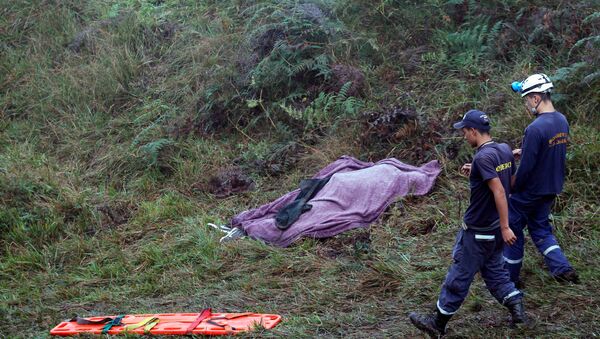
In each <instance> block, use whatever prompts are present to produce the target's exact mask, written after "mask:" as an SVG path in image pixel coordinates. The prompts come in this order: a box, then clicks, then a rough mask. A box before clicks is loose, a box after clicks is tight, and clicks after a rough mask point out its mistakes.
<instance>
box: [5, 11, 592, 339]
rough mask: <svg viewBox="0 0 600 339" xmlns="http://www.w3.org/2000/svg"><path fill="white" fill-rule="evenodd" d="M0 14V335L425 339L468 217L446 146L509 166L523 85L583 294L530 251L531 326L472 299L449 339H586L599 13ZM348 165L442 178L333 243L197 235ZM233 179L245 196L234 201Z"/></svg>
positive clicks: (454, 153)
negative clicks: (554, 164)
mask: <svg viewBox="0 0 600 339" xmlns="http://www.w3.org/2000/svg"><path fill="white" fill-rule="evenodd" d="M0 13H1V15H0V127H1V132H0V336H4V337H11V338H13V337H46V336H48V331H49V329H50V328H52V327H53V326H55V325H56V324H57V323H58V322H60V321H62V320H64V319H66V318H68V317H70V316H72V315H74V314H79V315H96V314H117V313H140V312H141V313H148V312H179V311H186V312H192V311H198V310H200V309H202V308H205V307H212V308H213V309H215V310H219V311H227V312H236V311H256V312H263V313H278V314H281V315H283V316H284V321H283V322H282V323H281V324H280V325H279V326H277V327H276V329H275V330H273V331H264V332H259V333H255V334H253V336H258V337H283V336H287V337H315V336H324V337H356V338H359V337H360V338H362V337H366V336H369V337H371V336H374V337H414V336H418V335H420V333H419V332H418V331H416V330H415V329H414V328H413V327H412V326H411V325H410V324H409V322H408V319H407V314H408V312H409V311H413V310H419V311H424V310H427V309H430V308H431V307H432V306H433V305H434V303H435V300H436V298H437V294H438V292H439V287H440V285H441V283H442V280H443V278H444V276H445V273H446V270H447V267H448V265H449V263H450V252H451V248H452V245H453V241H454V236H455V233H456V230H457V227H458V225H459V222H460V218H461V215H462V213H463V212H464V209H465V208H466V206H467V204H468V184H467V181H466V180H465V179H464V178H462V177H460V176H459V175H458V171H457V170H458V168H459V167H460V165H462V164H463V163H464V162H466V161H469V160H470V157H471V154H472V150H471V149H469V147H468V146H467V145H466V144H465V142H464V141H463V140H462V139H461V138H460V137H459V135H457V134H456V133H454V132H453V131H452V129H451V124H452V122H454V121H456V120H457V119H459V118H460V117H461V116H462V114H464V112H466V111H467V110H468V109H471V108H477V109H481V110H484V111H486V112H488V113H489V114H490V116H491V119H492V120H493V123H494V129H493V134H494V136H495V138H496V139H498V140H502V141H505V142H508V143H510V144H511V145H513V146H515V147H518V146H519V144H520V140H521V136H522V133H523V129H524V128H525V126H527V124H528V123H529V122H530V121H531V117H529V116H527V114H526V112H525V108H524V105H523V102H522V100H521V99H520V98H519V97H518V96H517V95H515V94H513V93H512V92H511V90H510V88H509V84H510V82H511V81H514V80H522V79H523V78H525V77H526V76H527V75H528V74H531V73H533V72H545V73H547V74H549V75H550V76H551V77H552V79H553V81H554V82H555V85H556V87H557V91H556V92H557V93H555V94H554V95H553V98H554V101H555V104H556V106H557V108H558V109H559V110H560V111H561V112H563V113H564V114H565V115H566V116H567V118H568V119H569V121H570V123H571V143H570V145H569V148H568V178H567V182H566V186H565V190H564V192H563V193H562V194H561V195H560V196H559V197H558V199H557V203H556V206H555V207H554V212H553V220H554V225H555V226H556V232H555V233H556V235H557V237H558V238H559V242H560V244H561V247H562V248H563V249H564V251H565V253H566V254H567V256H568V257H569V258H570V259H571V261H572V264H573V265H574V266H575V268H576V269H577V270H578V272H579V273H580V276H581V279H582V284H580V285H561V284H559V283H557V282H555V281H554V280H553V279H552V278H551V277H550V276H549V275H548V273H547V272H546V270H545V268H544V263H543V260H542V258H541V256H540V255H539V254H537V252H536V250H535V247H534V246H533V244H532V243H531V241H530V239H529V240H528V241H527V244H526V253H527V255H526V259H525V263H524V269H523V275H524V279H525V283H526V285H527V287H526V289H525V292H526V299H525V302H526V308H527V311H528V313H529V314H530V315H531V317H533V318H534V319H536V320H537V327H535V328H533V329H509V328H508V327H507V323H508V322H507V317H508V314H507V312H506V311H505V310H504V309H503V308H502V307H501V306H500V305H497V304H496V303H495V301H493V299H492V298H491V296H490V295H489V293H488V292H487V290H485V287H484V285H483V281H482V280H481V279H480V278H476V280H475V283H474V284H473V286H472V288H471V293H470V295H469V297H468V299H467V301H466V303H465V304H464V305H463V307H462V308H461V310H460V311H459V313H458V314H457V316H456V317H455V318H454V319H453V320H452V322H451V323H450V328H451V332H450V336H454V337H481V336H484V335H485V336H490V337H519V336H528V337H553V338H554V337H565V338H571V337H591V336H598V335H600V332H599V330H598V323H600V315H599V314H600V313H599V312H600V307H599V306H598V305H600V297H598V293H597V286H599V285H600V271H599V270H598V265H597V262H598V259H599V258H600V253H599V250H598V249H599V248H600V227H599V226H600V217H599V212H600V211H599V209H600V207H599V204H598V201H600V188H599V180H598V178H600V169H599V168H600V166H599V162H598V158H599V157H600V116H599V112H600V95H599V93H600V72H599V71H598V70H599V69H600V53H599V50H600V48H599V47H600V4H599V3H598V2H597V1H572V2H564V1H558V0H547V1H521V0H493V1H485V2H482V3H480V2H476V1H455V0H450V1H440V0H426V1H391V0H390V1H388V0H384V1H375V2H369V1H360V0H340V1H329V0H314V1H308V0H307V1H294V0H284V1H272V2H270V1H261V0H257V1H238V0H222V1H193V0H184V1H175V0H162V1H161V0H153V1H152V0H110V1H88V2H85V1H84V2H82V1H75V0H63V1H43V0H32V1H3V2H1V3H0ZM344 154H348V155H352V156H354V157H357V158H359V159H361V160H370V161H377V160H380V159H383V158H385V157H396V158H398V159H400V160H402V161H405V162H408V163H412V164H421V163H423V162H425V161H429V160H432V159H438V160H439V161H440V162H441V163H442V164H443V166H444V170H443V172H442V174H441V175H440V177H439V178H438V181H437V182H436V186H435V188H434V189H433V191H432V192H431V193H430V194H429V195H427V196H424V197H407V198H403V199H400V200H399V201H398V202H397V203H396V204H394V205H392V207H390V209H389V210H388V211H387V212H386V213H385V215H384V216H383V217H382V218H381V219H380V220H379V221H378V222H377V223H375V224H373V225H372V226H371V227H370V228H369V229H361V230H355V231H352V232H348V233H346V234H341V235H339V236H337V237H335V238H332V239H327V240H313V239H306V240H302V241H299V242H297V243H296V244H294V245H293V246H291V247H290V248H285V249H280V248H273V247H270V246H267V245H265V244H262V243H260V242H258V241H253V240H241V241H236V242H232V243H228V244H224V245H220V244H219V242H218V239H219V237H220V236H221V234H218V232H216V231H215V230H213V229H211V228H210V227H207V226H206V224H207V223H209V222H212V223H223V224H225V223H227V222H228V221H229V220H230V218H231V217H232V216H233V215H235V214H236V213H239V212H241V211H243V210H246V209H249V208H253V207H257V206H259V205H261V204H263V203H266V202H269V201H271V200H273V199H275V198H277V197H279V196H280V195H282V194H284V193H285V192H288V191H290V190H292V189H294V188H296V187H297V185H298V183H299V181H300V180H301V179H302V178H306V177H309V176H311V175H312V174H314V173H315V172H316V171H318V170H319V169H320V168H322V167H323V166H325V165H326V164H328V163H329V162H331V161H333V160H335V159H337V158H338V157H339V156H341V155H344ZM540 175H543V173H540ZM232 177H235V178H237V179H236V180H238V181H242V182H246V183H249V182H250V181H252V182H253V187H254V189H253V190H248V191H242V192H234V194H229V193H231V192H230V191H232V190H233V191H235V190H236V189H239V188H240V187H231V186H228V185H231V182H232V181H231V180H229V181H228V180H227V179H231V178H232ZM240 178H242V179H240ZM238 181H236V182H238ZM243 186H244V187H245V186H246V185H243ZM240 190H241V189H240Z"/></svg>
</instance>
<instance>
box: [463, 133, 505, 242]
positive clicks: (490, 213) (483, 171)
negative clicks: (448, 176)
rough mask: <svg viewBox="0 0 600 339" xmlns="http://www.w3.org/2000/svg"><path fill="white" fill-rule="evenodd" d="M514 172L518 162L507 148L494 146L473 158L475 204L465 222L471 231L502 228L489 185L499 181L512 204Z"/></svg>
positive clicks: (487, 147)
mask: <svg viewBox="0 0 600 339" xmlns="http://www.w3.org/2000/svg"><path fill="white" fill-rule="evenodd" d="M514 172H515V158H514V157H513V155H512V150H511V149H510V147H509V146H508V145H507V144H497V143H495V142H491V143H487V144H483V145H481V146H480V147H479V149H478V150H477V153H475V156H474V157H473V162H472V163H471V175H470V176H469V184H470V186H471V203H470V205H469V207H468V208H467V211H466V212H465V217H464V218H463V221H464V223H465V224H466V225H467V226H468V227H469V228H470V229H474V230H479V231H489V230H493V229H496V228H498V227H500V223H499V220H498V219H499V215H498V210H497V209H496V202H495V201H494V194H493V193H492V191H491V190H490V188H489V187H488V183H487V181H488V180H490V179H493V178H499V179H500V182H501V183H502V186H503V187H504V191H505V193H506V199H507V200H508V195H509V193H510V178H511V176H512V175H513V174H514Z"/></svg>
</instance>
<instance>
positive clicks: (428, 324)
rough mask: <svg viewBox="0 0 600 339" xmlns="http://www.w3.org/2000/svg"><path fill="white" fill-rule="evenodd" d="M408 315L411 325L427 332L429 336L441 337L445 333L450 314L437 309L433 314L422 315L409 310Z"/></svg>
mask: <svg viewBox="0 0 600 339" xmlns="http://www.w3.org/2000/svg"><path fill="white" fill-rule="evenodd" d="M408 317H409V318H410V322H411V323H413V325H415V326H416V327H417V328H418V329H420V330H421V331H423V332H425V333H427V334H429V336H430V337H432V338H441V337H442V336H443V335H444V334H446V324H447V323H448V320H450V318H451V317H452V316H451V315H445V314H442V313H440V311H439V310H436V313H435V314H434V315H422V314H418V313H414V312H411V313H410V314H409V315H408Z"/></svg>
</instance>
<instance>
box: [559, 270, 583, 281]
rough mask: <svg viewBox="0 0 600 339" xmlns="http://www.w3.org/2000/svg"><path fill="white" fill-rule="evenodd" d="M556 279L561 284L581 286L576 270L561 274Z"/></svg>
mask: <svg viewBox="0 0 600 339" xmlns="http://www.w3.org/2000/svg"><path fill="white" fill-rule="evenodd" d="M554 279H556V281H558V282H561V283H567V282H571V283H573V284H579V275H577V272H575V270H570V271H566V272H563V273H561V274H557V275H555V276H554Z"/></svg>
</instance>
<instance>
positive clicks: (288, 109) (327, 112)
mask: <svg viewBox="0 0 600 339" xmlns="http://www.w3.org/2000/svg"><path fill="white" fill-rule="evenodd" d="M351 86H352V82H347V83H345V84H344V85H343V86H342V88H341V89H340V91H339V92H338V93H337V94H335V93H325V92H320V93H319V95H318V96H317V97H316V98H315V99H314V100H313V102H312V103H311V104H310V105H308V106H307V107H306V108H304V109H297V108H294V107H292V106H290V105H286V104H285V103H280V104H279V107H280V108H281V109H282V110H283V111H284V112H285V113H286V114H287V115H288V116H290V117H291V118H293V119H295V120H298V121H300V122H302V124H303V125H304V128H305V130H310V129H316V128H319V129H321V128H326V127H327V126H330V125H332V124H334V123H335V122H336V121H338V120H340V119H345V118H352V117H355V116H356V114H357V113H358V112H359V110H361V109H362V108H363V107H364V103H363V102H362V101H361V100H360V99H358V98H355V97H352V96H348V90H349V89H350V87H351Z"/></svg>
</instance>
